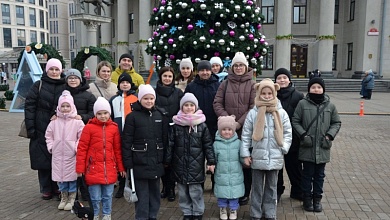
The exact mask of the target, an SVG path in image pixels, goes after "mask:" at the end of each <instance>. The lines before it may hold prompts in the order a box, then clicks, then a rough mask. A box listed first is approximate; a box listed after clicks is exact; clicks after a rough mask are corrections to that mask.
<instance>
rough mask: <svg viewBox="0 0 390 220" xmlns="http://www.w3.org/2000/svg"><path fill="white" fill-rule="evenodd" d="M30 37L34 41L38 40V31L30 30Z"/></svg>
mask: <svg viewBox="0 0 390 220" xmlns="http://www.w3.org/2000/svg"><path fill="white" fill-rule="evenodd" d="M30 39H31V43H32V42H37V32H36V31H30Z"/></svg>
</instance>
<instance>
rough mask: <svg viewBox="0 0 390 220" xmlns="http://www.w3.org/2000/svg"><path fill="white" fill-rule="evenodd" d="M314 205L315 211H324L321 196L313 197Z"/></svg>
mask: <svg viewBox="0 0 390 220" xmlns="http://www.w3.org/2000/svg"><path fill="white" fill-rule="evenodd" d="M313 206H314V211H315V212H322V204H321V197H317V198H313Z"/></svg>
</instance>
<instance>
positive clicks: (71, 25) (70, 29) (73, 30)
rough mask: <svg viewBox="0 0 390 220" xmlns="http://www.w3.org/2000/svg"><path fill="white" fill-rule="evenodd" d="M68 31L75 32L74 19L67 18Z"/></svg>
mask: <svg viewBox="0 0 390 220" xmlns="http://www.w3.org/2000/svg"><path fill="white" fill-rule="evenodd" d="M69 33H75V20H69Z"/></svg>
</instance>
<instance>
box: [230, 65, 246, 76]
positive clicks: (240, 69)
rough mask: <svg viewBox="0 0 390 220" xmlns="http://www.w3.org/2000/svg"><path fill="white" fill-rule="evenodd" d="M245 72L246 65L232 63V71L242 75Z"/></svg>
mask: <svg viewBox="0 0 390 220" xmlns="http://www.w3.org/2000/svg"><path fill="white" fill-rule="evenodd" d="M245 72H246V66H245V64H243V63H240V62H237V63H235V64H234V65H233V73H234V74H236V75H238V76H241V75H244V74H245Z"/></svg>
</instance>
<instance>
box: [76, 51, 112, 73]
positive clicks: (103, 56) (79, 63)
mask: <svg viewBox="0 0 390 220" xmlns="http://www.w3.org/2000/svg"><path fill="white" fill-rule="evenodd" d="M90 56H98V57H99V59H100V60H102V61H103V60H105V61H108V62H110V63H111V65H112V68H113V69H115V63H114V59H113V58H112V56H111V53H110V52H109V51H108V50H106V49H104V48H101V47H94V46H89V47H83V48H81V50H80V51H79V52H78V53H77V55H76V58H74V60H73V61H72V68H75V69H78V70H80V72H83V69H84V64H85V61H86V60H87V59H88V58H89V57H90Z"/></svg>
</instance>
